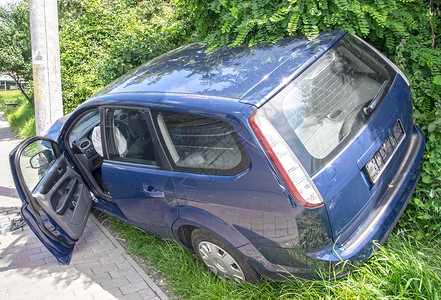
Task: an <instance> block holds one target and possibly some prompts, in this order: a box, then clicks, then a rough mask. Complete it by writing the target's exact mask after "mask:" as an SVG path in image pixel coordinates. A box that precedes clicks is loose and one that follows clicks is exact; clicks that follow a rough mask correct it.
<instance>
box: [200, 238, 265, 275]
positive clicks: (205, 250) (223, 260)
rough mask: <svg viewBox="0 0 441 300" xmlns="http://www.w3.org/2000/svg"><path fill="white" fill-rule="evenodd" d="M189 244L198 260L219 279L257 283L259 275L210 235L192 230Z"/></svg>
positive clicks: (231, 250) (226, 246)
mask: <svg viewBox="0 0 441 300" xmlns="http://www.w3.org/2000/svg"><path fill="white" fill-rule="evenodd" d="M191 243H192V246H193V250H194V252H195V253H196V255H197V256H198V258H199V260H200V261H202V263H203V264H204V265H205V266H206V267H207V268H208V269H209V270H210V271H211V272H212V273H213V274H214V275H216V276H218V277H219V278H222V279H224V280H227V281H234V282H238V283H242V282H245V281H247V282H251V283H258V282H259V280H260V276H259V274H258V273H257V272H256V271H255V270H254V269H253V268H252V267H251V266H250V265H249V264H248V263H247V262H246V261H245V260H244V259H243V258H242V257H241V256H240V255H239V254H238V253H237V252H235V251H234V250H233V249H231V247H230V246H228V245H227V244H226V243H224V242H222V241H221V240H219V239H217V238H216V237H214V236H213V235H211V234H210V233H208V232H206V231H204V230H202V229H195V230H193V232H192V233H191Z"/></svg>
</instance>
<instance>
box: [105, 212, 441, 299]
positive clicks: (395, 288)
mask: <svg viewBox="0 0 441 300" xmlns="http://www.w3.org/2000/svg"><path fill="white" fill-rule="evenodd" d="M110 224H111V227H112V229H113V230H114V231H116V232H117V233H118V235H120V236H121V237H122V238H124V239H125V240H126V241H127V242H128V243H129V249H128V251H129V253H136V254H137V255H139V256H141V257H142V258H143V259H145V260H146V261H148V262H149V263H150V264H151V265H152V266H153V267H154V268H155V269H157V270H158V272H159V273H160V274H161V275H162V276H163V277H164V278H165V279H166V282H167V284H168V286H169V287H170V288H171V289H172V291H173V292H174V293H175V294H176V295H177V296H178V297H179V298H182V299H275V298H282V299H331V298H336V299H410V298H412V299H438V298H439V292H438V291H441V268H440V264H439V262H440V261H441V249H440V243H439V242H438V243H431V244H430V245H427V244H424V243H423V242H418V241H415V240H414V239H412V238H411V237H412V234H411V233H409V232H404V231H399V232H396V233H394V234H392V235H391V236H390V237H389V239H388V242H387V244H386V245H384V246H383V247H381V248H380V249H379V251H378V252H377V254H376V255H375V256H373V257H372V258H371V259H370V260H369V261H367V262H366V263H365V264H363V265H362V266H361V267H360V268H358V269H356V270H355V271H354V272H352V273H351V274H350V275H348V276H346V277H344V278H341V279H339V280H335V281H328V280H315V281H312V280H303V279H298V278H295V277H293V278H292V279H293V280H292V281H290V282H271V281H265V280H263V281H262V282H261V283H260V284H258V285H250V284H245V285H241V286H238V285H236V284H234V283H229V282H224V281H222V280H219V279H217V278H215V277H214V276H212V275H211V273H210V272H208V271H207V270H206V269H205V268H204V267H203V266H202V264H201V263H200V262H199V261H198V260H197V257H196V255H194V254H193V253H192V252H191V251H189V250H186V249H184V248H183V247H181V246H179V245H176V244H174V243H170V242H167V241H164V240H161V239H159V238H156V237H155V236H153V235H151V234H148V233H146V232H144V231H142V230H140V229H138V228H135V227H133V226H130V225H128V224H126V223H124V222H121V221H119V220H117V219H114V218H110ZM406 237H407V238H406Z"/></svg>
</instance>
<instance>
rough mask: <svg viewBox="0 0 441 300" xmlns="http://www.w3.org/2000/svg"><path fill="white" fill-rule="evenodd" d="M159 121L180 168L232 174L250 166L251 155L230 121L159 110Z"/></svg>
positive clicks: (174, 160) (170, 152)
mask: <svg viewBox="0 0 441 300" xmlns="http://www.w3.org/2000/svg"><path fill="white" fill-rule="evenodd" d="M155 120H156V123H157V127H158V128H159V132H160V133H161V137H162V140H163V143H164V144H165V148H166V149H167V150H168V154H169V157H170V160H171V162H172V163H173V164H174V167H175V169H177V170H182V171H190V172H199V173H211V174H218V175H230V174H235V173H238V172H240V171H242V170H243V169H245V168H246V167H247V166H248V162H249V161H248V156H247V155H246V153H245V152H244V150H243V147H242V145H241V143H240V141H239V138H238V136H237V134H236V132H235V130H234V129H233V127H232V126H231V125H230V124H228V123H225V122H223V121H220V120H217V119H212V118H207V117H204V116H199V115H193V114H186V113H176V112H166V111H160V112H157V113H156V114H155Z"/></svg>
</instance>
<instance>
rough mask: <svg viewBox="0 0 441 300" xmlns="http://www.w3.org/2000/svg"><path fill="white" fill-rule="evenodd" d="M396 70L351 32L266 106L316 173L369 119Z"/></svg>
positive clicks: (273, 120)
mask: <svg viewBox="0 0 441 300" xmlns="http://www.w3.org/2000/svg"><path fill="white" fill-rule="evenodd" d="M391 74H392V75H393V71H392V70H391V68H390V67H389V66H387V64H386V62H384V61H383V60H382V59H381V58H380V57H379V56H378V55H377V54H376V53H375V52H373V51H372V50H371V49H370V48H368V47H367V46H366V45H364V44H363V43H362V42H361V41H360V40H358V39H356V38H355V37H353V36H351V35H347V36H345V37H344V38H343V39H342V40H340V41H339V42H338V43H337V44H336V45H335V46H334V47H332V48H331V49H330V50H329V51H327V52H326V53H325V54H324V55H323V56H321V57H320V58H319V59H318V60H317V61H316V62H315V63H314V64H312V65H311V66H310V67H309V68H308V69H307V70H306V71H304V72H303V73H302V74H301V75H299V76H298V77H297V78H296V79H295V80H294V81H293V82H291V83H290V84H289V85H288V86H287V87H286V88H284V89H283V90H282V91H281V92H280V93H278V94H277V95H276V96H275V97H274V98H273V99H271V100H270V101H269V102H268V103H267V104H265V105H264V106H263V110H264V112H265V114H266V116H267V118H268V119H269V120H270V122H271V123H272V124H273V125H274V127H275V128H276V129H277V130H278V131H279V133H280V134H281V136H282V137H284V139H285V140H286V142H287V143H288V145H289V146H290V147H291V148H292V149H293V150H294V152H295V153H296V155H297V156H298V157H299V159H300V161H301V162H302V164H303V165H304V167H305V169H306V170H307V171H308V173H309V174H310V175H312V174H314V173H315V172H317V171H318V170H319V169H320V168H321V167H323V166H324V165H325V164H326V163H327V162H329V161H330V160H331V159H332V158H333V157H334V156H335V154H336V153H337V152H338V151H339V150H341V149H342V148H343V147H344V146H345V145H347V144H348V142H349V141H350V139H351V138H352V137H353V136H354V135H355V134H356V133H357V132H358V131H359V130H360V129H361V128H362V126H363V125H364V124H365V123H366V121H367V119H368V118H369V116H370V115H371V114H372V112H373V111H374V110H375V108H374V107H373V105H371V104H372V103H378V102H379V100H381V97H383V96H384V94H385V91H387V90H388V88H389V86H390V82H391ZM376 107H378V105H376Z"/></svg>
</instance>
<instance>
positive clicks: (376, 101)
mask: <svg viewBox="0 0 441 300" xmlns="http://www.w3.org/2000/svg"><path fill="white" fill-rule="evenodd" d="M388 82H389V80H386V81H384V82H383V84H382V85H381V87H380V89H379V90H378V93H377V94H376V95H375V97H374V98H372V100H371V101H368V103H369V105H368V106H366V107H365V108H363V112H364V114H365V115H366V116H369V115H370V114H371V113H372V112H373V111H374V110H375V108H376V107H377V105H378V104H379V103H380V100H381V96H382V95H383V93H384V90H385V89H386V86H387V83H388Z"/></svg>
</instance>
